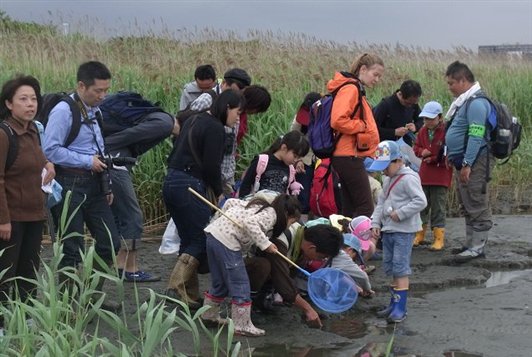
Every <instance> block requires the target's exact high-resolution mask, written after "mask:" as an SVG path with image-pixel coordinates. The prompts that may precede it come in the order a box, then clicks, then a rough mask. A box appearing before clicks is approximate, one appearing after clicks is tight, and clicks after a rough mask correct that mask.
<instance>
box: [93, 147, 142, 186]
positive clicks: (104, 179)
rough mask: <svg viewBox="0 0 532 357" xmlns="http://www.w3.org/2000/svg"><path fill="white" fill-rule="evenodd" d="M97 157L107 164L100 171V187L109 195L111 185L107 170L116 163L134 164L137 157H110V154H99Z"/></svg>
mask: <svg viewBox="0 0 532 357" xmlns="http://www.w3.org/2000/svg"><path fill="white" fill-rule="evenodd" d="M99 159H100V161H102V162H103V163H104V164H105V165H106V166H107V168H106V169H105V170H103V171H102V172H101V173H100V188H101V190H102V192H103V193H104V194H105V195H109V194H111V193H112V192H113V191H112V188H111V187H112V180H111V174H110V171H109V170H110V169H111V168H112V167H113V165H116V166H124V165H135V163H136V162H137V159H135V158H134V157H111V156H105V157H101V156H100V157H99Z"/></svg>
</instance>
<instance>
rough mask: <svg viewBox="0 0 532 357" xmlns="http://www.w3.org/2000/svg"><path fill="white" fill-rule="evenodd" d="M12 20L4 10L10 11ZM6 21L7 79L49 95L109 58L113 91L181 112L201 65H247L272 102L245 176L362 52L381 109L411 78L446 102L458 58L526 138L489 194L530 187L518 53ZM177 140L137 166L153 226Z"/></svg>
mask: <svg viewBox="0 0 532 357" xmlns="http://www.w3.org/2000/svg"><path fill="white" fill-rule="evenodd" d="M4 18H5V16H4ZM6 23H9V21H7V22H6V21H4V22H0V38H1V41H0V51H1V53H2V54H3V58H2V62H1V63H0V80H2V81H3V80H5V79H7V78H9V77H11V76H12V75H13V74H15V73H21V72H22V73H28V74H32V75H34V76H36V77H37V78H38V79H39V80H40V81H41V83H42V86H43V89H44V91H45V92H51V91H58V90H71V89H73V88H74V85H75V73H76V69H77V66H78V65H79V64H80V63H81V62H83V61H87V60H90V59H96V60H100V61H102V62H104V63H106V64H107V65H108V66H109V67H110V69H111V71H112V73H113V84H112V89H111V90H112V91H117V90H133V91H137V92H140V93H142V94H143V95H144V96H146V97H148V98H150V99H151V100H154V101H160V102H161V103H162V105H163V106H164V108H165V109H166V110H168V111H169V112H170V113H175V112H176V111H177V106H178V100H179V97H180V93H181V88H182V87H183V85H184V84H185V83H187V82H189V81H191V80H192V79H193V72H194V69H195V67H196V66H197V65H199V64H204V63H210V64H213V65H214V66H215V68H216V70H217V72H218V74H219V75H220V76H221V75H222V74H223V72H224V71H225V70H227V69H228V68H231V67H235V66H238V67H242V68H245V69H246V70H247V71H248V72H249V73H250V74H251V76H252V78H253V83H257V84H261V85H264V86H265V87H267V88H268V89H269V90H270V92H271V93H272V97H273V102H272V105H271V107H270V109H269V110H268V112H267V113H264V114H260V115H257V116H253V117H251V119H250V123H249V135H247V136H246V137H245V139H244V141H243V144H242V146H241V147H240V148H239V153H240V160H239V161H238V171H239V172H242V171H243V170H244V168H245V167H246V166H247V165H248V163H249V161H250V160H251V159H252V157H253V156H254V155H256V154H257V153H258V152H259V151H261V150H264V149H266V148H267V147H268V146H269V145H270V144H271V143H272V142H273V140H274V138H275V137H276V136H277V135H279V134H281V133H282V132H284V131H286V130H287V129H288V128H289V125H290V121H291V120H292V118H293V115H294V114H295V112H296V109H297V107H298V105H299V103H300V102H301V101H302V99H303V97H304V95H305V94H306V93H307V92H309V91H318V92H325V85H326V83H327V81H328V80H329V79H330V78H331V77H332V76H333V74H334V72H335V71H337V70H345V69H348V68H349V66H350V64H351V62H352V61H353V59H354V58H355V57H356V56H357V55H359V54H361V53H364V52H374V53H377V54H379V55H380V56H381V57H382V58H383V59H384V61H385V64H386V72H385V75H384V77H383V79H382V80H381V82H380V83H379V84H378V86H377V87H376V88H374V89H371V90H369V91H368V99H369V101H370V102H371V103H372V104H373V105H376V104H377V103H378V102H379V101H380V100H381V98H383V97H385V96H387V95H390V94H391V93H393V92H394V90H396V89H397V88H398V87H399V85H400V84H401V82H402V81H403V80H405V79H408V78H412V79H416V80H418V81H419V82H420V83H421V85H422V87H423V92H424V94H423V97H422V99H421V101H422V102H427V101H429V100H437V101H439V102H441V103H442V104H443V106H444V107H448V105H449V104H450V103H451V101H452V98H451V95H450V94H449V92H448V90H447V87H446V83H445V81H444V72H445V69H446V67H447V65H448V64H449V63H451V62H452V61H454V60H460V61H462V62H465V63H467V64H468V65H470V67H471V68H472V70H473V72H474V73H475V75H476V77H477V79H478V80H479V81H480V83H481V85H482V86H483V87H484V88H485V90H486V91H487V93H489V94H490V95H491V96H492V97H493V98H494V99H497V100H499V101H502V102H505V103H507V104H508V105H509V107H510V108H511V109H512V111H513V113H514V115H515V116H517V117H519V118H520V120H521V122H522V123H523V124H524V129H525V131H524V135H523V142H522V143H521V147H520V149H519V151H517V153H516V154H515V155H514V156H513V157H512V159H511V160H510V162H509V163H508V164H507V165H504V166H501V167H497V168H496V169H495V171H494V172H493V181H492V184H493V187H494V188H495V190H493V193H492V199H493V201H494V202H496V201H497V199H498V197H499V198H500V195H498V192H501V191H500V190H506V189H507V188H506V183H511V187H509V189H510V190H513V191H514V192H515V196H516V197H520V198H521V199H522V198H523V197H522V196H523V195H524V194H525V193H526V192H529V190H530V184H529V183H528V181H529V180H528V178H529V177H530V176H531V174H532V165H531V164H532V157H531V155H532V154H531V152H532V150H531V149H532V147H531V144H530V140H529V138H530V133H531V130H532V124H531V119H530V113H531V112H532V101H531V100H530V98H532V62H531V61H527V60H524V59H519V58H516V57H499V58H488V57H482V56H479V55H477V54H476V53H474V52H472V51H470V50H468V49H465V48H461V47H457V48H456V49H454V50H453V51H441V50H431V49H426V48H417V47H405V46H401V45H395V46H390V45H360V44H357V43H351V44H348V45H339V44H337V43H334V42H330V41H322V40H317V39H315V38H312V37H308V36H304V35H298V34H289V35H286V34H279V33H273V32H270V31H265V32H260V31H250V32H249V33H248V34H247V36H245V37H244V38H243V37H239V36H237V35H235V34H234V33H232V32H222V33H220V32H216V31H214V30H209V29H206V30H197V31H186V30H184V31H181V32H179V34H171V33H168V34H167V35H163V36H161V37H153V36H143V37H116V38H110V39H108V40H95V39H93V38H91V37H89V36H85V35H81V34H72V35H69V36H62V35H59V34H57V31H53V28H49V27H44V28H42V29H40V30H35V29H34V28H33V27H31V28H26V27H22V28H20V26H19V27H16V26H13V25H10V26H8V25H6ZM170 148H171V145H170V144H169V142H167V143H164V144H162V145H160V146H159V147H158V148H156V149H154V150H152V151H151V152H149V153H147V154H146V155H144V156H143V157H142V159H141V160H140V165H139V166H138V167H137V168H136V170H135V186H136V188H137V192H138V194H139V199H140V202H141V206H142V208H143V210H144V213H145V217H146V219H147V221H148V222H151V223H157V222H163V221H165V220H166V215H165V210H164V207H163V204H162V201H161V182H162V179H163V177H164V175H165V172H166V169H165V157H166V155H167V154H168V152H169V150H170Z"/></svg>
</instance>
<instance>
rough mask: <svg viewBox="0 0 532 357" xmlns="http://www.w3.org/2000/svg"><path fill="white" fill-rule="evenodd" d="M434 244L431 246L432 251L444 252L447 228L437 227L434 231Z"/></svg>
mask: <svg viewBox="0 0 532 357" xmlns="http://www.w3.org/2000/svg"><path fill="white" fill-rule="evenodd" d="M432 236H433V238H434V239H433V242H432V245H431V246H430V248H429V249H430V250H434V251H438V250H442V249H443V246H444V245H445V228H443V227H435V228H433V229H432Z"/></svg>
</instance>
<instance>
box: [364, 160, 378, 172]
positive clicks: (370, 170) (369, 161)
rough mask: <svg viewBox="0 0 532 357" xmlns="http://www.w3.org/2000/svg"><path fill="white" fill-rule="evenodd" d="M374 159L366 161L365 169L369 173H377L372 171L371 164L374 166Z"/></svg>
mask: <svg viewBox="0 0 532 357" xmlns="http://www.w3.org/2000/svg"><path fill="white" fill-rule="evenodd" d="M373 161H374V160H373V159H372V158H371V157H366V158H365V159H364V167H365V168H366V171H367V172H375V170H372V169H371V164H373Z"/></svg>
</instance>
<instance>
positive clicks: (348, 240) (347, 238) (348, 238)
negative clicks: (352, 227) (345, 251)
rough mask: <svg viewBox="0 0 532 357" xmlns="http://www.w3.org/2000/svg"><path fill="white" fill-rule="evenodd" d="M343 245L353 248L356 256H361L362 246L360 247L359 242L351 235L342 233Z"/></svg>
mask: <svg viewBox="0 0 532 357" xmlns="http://www.w3.org/2000/svg"><path fill="white" fill-rule="evenodd" d="M343 236H344V244H345V245H347V246H349V247H351V248H353V249H354V250H355V251H356V252H357V253H358V255H360V256H362V246H361V245H360V240H359V239H358V238H357V237H356V236H355V235H353V234H351V233H344V234H343Z"/></svg>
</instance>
